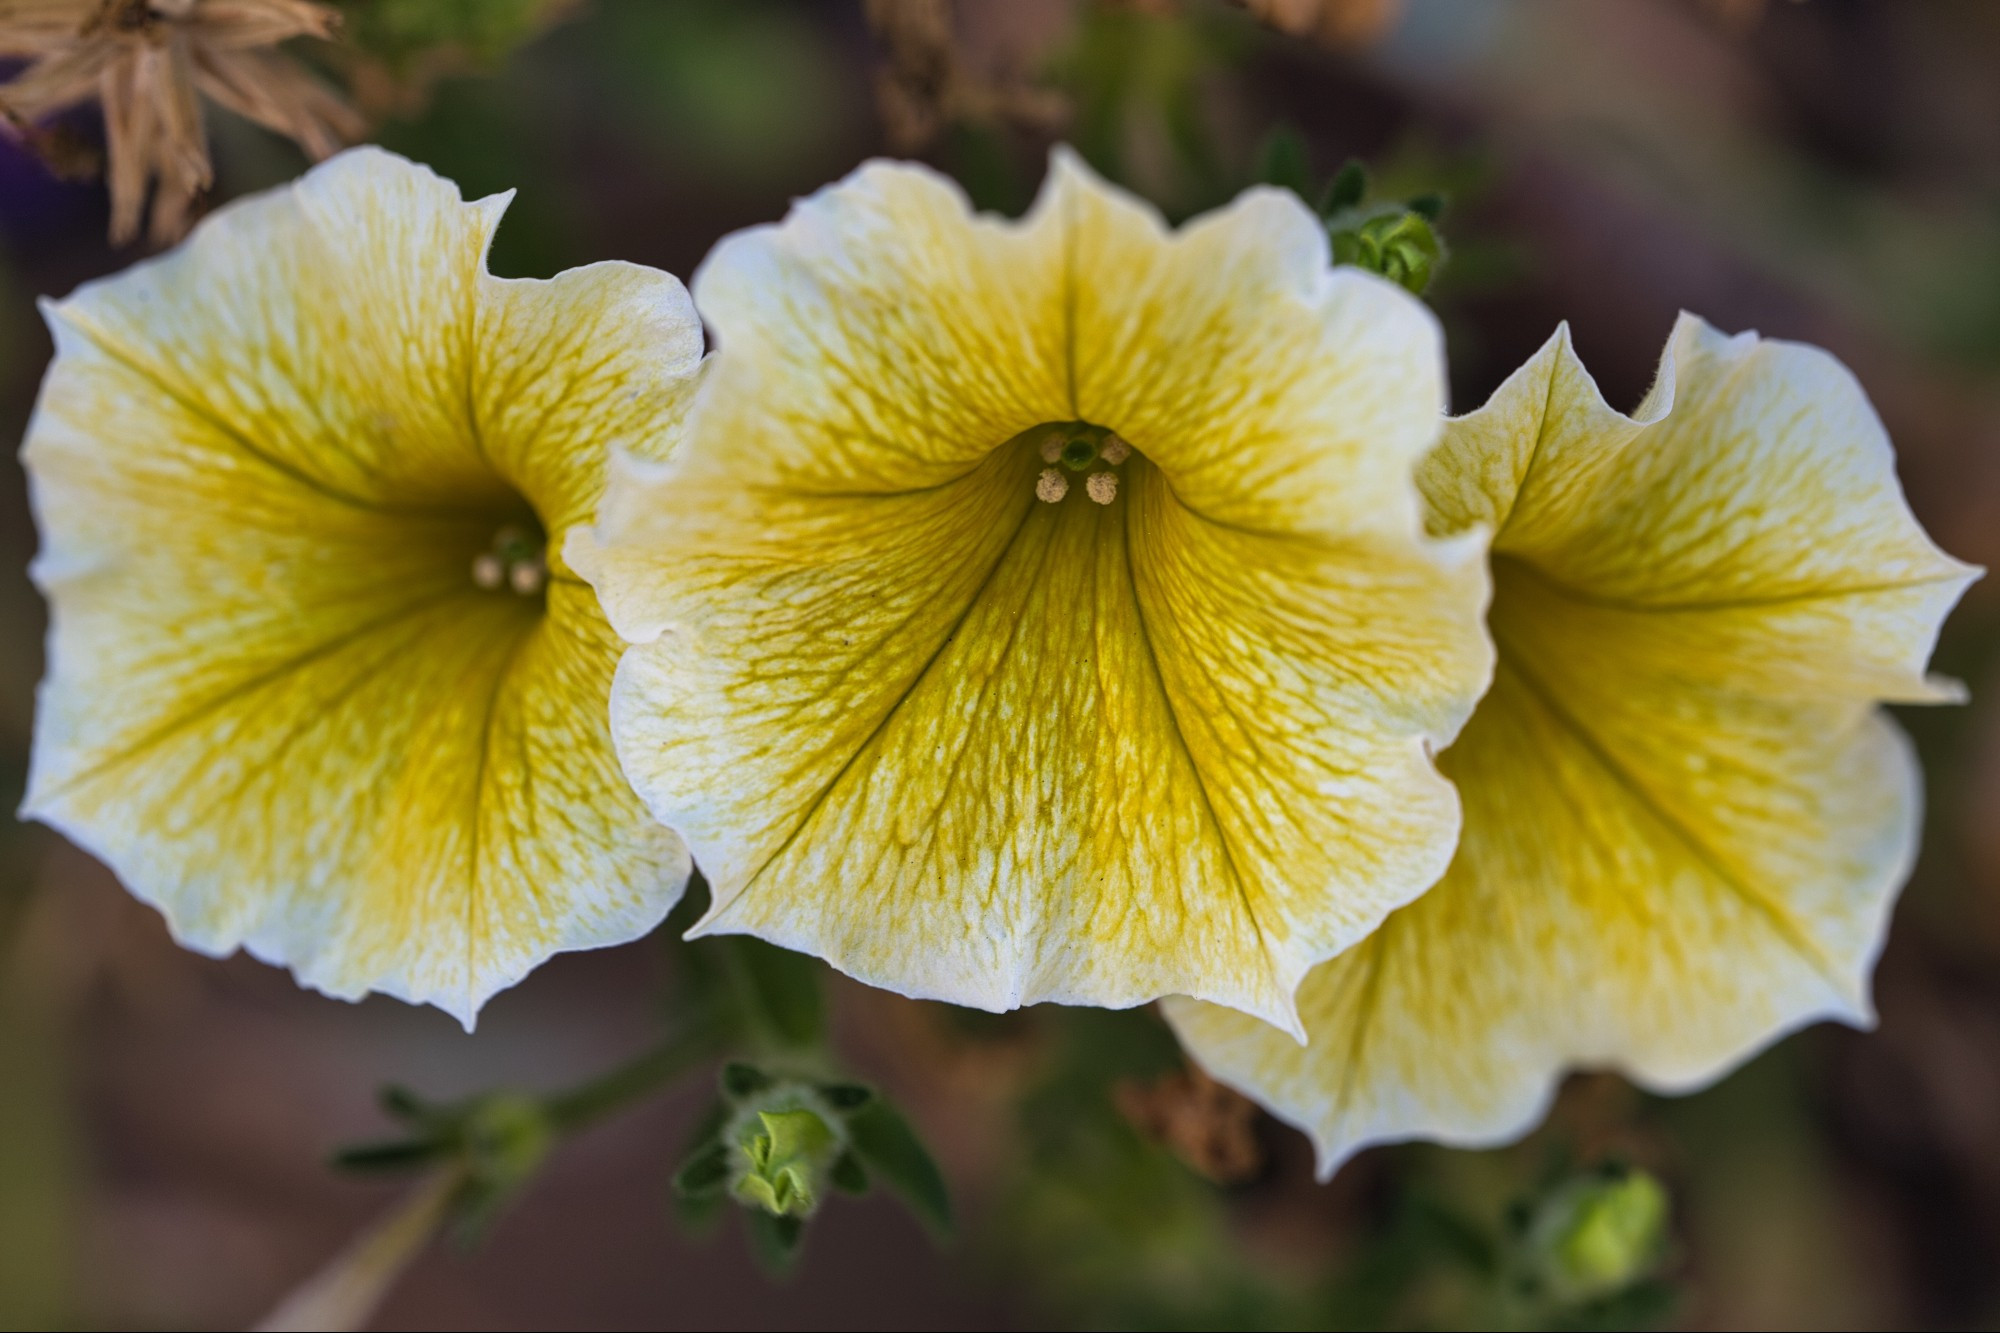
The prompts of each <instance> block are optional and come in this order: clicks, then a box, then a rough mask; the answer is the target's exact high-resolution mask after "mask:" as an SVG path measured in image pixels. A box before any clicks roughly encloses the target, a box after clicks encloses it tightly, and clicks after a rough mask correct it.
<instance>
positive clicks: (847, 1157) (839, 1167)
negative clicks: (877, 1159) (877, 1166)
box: [827, 1152, 868, 1194]
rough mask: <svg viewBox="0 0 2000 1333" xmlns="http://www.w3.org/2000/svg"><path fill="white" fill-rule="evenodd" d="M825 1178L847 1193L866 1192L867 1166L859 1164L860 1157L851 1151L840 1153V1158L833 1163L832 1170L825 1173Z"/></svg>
mask: <svg viewBox="0 0 2000 1333" xmlns="http://www.w3.org/2000/svg"><path fill="white" fill-rule="evenodd" d="M827 1179H828V1180H831V1181H832V1182H833V1187H834V1188H835V1189H837V1190H841V1191H844V1192H845V1193H848V1194H866V1193H867V1192H868V1168H867V1167H865V1166H863V1165H861V1159H860V1158H859V1157H856V1156H855V1155H854V1154H853V1153H851V1152H849V1153H842V1154H841V1155H840V1159H839V1160H838V1161H836V1162H835V1163H834V1164H833V1170H831V1171H829V1172H828V1173H827Z"/></svg>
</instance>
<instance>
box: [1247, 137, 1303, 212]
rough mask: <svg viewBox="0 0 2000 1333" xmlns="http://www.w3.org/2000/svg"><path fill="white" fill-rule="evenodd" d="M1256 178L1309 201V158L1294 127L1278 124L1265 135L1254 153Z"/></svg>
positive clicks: (1301, 138)
mask: <svg viewBox="0 0 2000 1333" xmlns="http://www.w3.org/2000/svg"><path fill="white" fill-rule="evenodd" d="M1257 179H1258V180H1260V181H1262V182H1263V183H1264V184H1266V185H1275V186H1277V187H1278V188H1280V189H1284V190H1290V191H1291V192H1292V193H1293V194H1296V195H1297V196H1298V197H1299V198H1301V199H1304V200H1307V201H1310V200H1311V198H1312V158H1311V153H1310V150H1309V149H1308V148H1307V147H1306V138H1305V136H1304V135H1303V134H1300V133H1299V131H1298V129H1297V127H1295V126H1292V125H1279V126H1277V127H1276V128H1274V129H1273V130H1272V131H1271V132H1270V134H1268V135H1266V136H1265V138H1264V146H1263V148H1262V149H1261V150H1259V152H1258V154H1257Z"/></svg>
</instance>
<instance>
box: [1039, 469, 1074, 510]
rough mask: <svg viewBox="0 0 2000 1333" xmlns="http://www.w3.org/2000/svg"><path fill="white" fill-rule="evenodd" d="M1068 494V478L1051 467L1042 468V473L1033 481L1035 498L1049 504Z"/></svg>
mask: <svg viewBox="0 0 2000 1333" xmlns="http://www.w3.org/2000/svg"><path fill="white" fill-rule="evenodd" d="M1068 494H1069V478H1068V477H1065V476H1064V475H1063V474H1062V473H1060V472H1058V471H1056V470H1055V469H1054V468H1052V467H1045V468H1043V469H1042V475H1041V476H1040V477H1039V478H1038V479H1037V480H1036V482H1035V498H1036V499H1037V500H1046V501H1047V502H1048V503H1050V504H1054V503H1055V502H1056V501H1058V500H1060V499H1062V498H1063V497H1064V496H1065V495H1068Z"/></svg>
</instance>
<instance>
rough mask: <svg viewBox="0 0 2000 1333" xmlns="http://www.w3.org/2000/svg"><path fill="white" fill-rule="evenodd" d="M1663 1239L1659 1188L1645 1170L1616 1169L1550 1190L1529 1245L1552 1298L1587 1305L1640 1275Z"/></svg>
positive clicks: (1663, 1198) (1664, 1221)
mask: <svg viewBox="0 0 2000 1333" xmlns="http://www.w3.org/2000/svg"><path fill="white" fill-rule="evenodd" d="M1666 1234H1667V1191H1666V1189H1665V1188H1664V1187H1663V1186H1662V1185H1661V1184H1660V1182H1659V1181H1658V1180H1656V1179H1654V1178H1653V1177H1652V1176H1650V1175H1648V1174H1647V1173H1646V1172H1644V1171H1621V1172H1618V1173H1616V1174H1609V1175H1597V1176H1591V1177H1587V1178H1585V1179H1581V1180H1573V1181H1571V1182H1569V1183H1568V1184H1566V1185H1564V1186H1562V1187H1561V1188H1559V1189H1558V1190H1556V1192H1555V1193H1553V1194H1551V1195H1550V1196H1549V1197H1548V1198H1547V1199H1546V1200H1544V1201H1543V1203H1542V1205H1541V1206H1540V1207H1539V1208H1538V1209H1536V1211H1535V1216H1534V1220H1533V1222H1532V1223H1531V1224H1530V1228H1529V1233H1528V1243H1529V1247H1530V1250H1531V1252H1532V1253H1533V1255H1534V1258H1535V1261H1536V1264H1537V1267H1539V1268H1540V1270H1541V1273H1542V1276H1543V1278H1544V1280H1545V1281H1546V1282H1547V1283H1548V1286H1549V1289H1550V1291H1551V1292H1552V1293H1553V1294H1554V1295H1556V1296H1558V1297H1560V1298H1562V1299H1565V1300H1569V1301H1587V1300H1593V1299H1596V1298H1597V1297H1600V1296H1609V1295H1611V1294H1613V1293H1615V1292H1619V1291H1622V1290H1624V1289H1625V1288H1626V1287H1629V1286H1631V1285H1632V1284H1633V1283H1634V1282H1636V1281H1638V1280H1639V1279H1640V1278H1642V1277H1644V1276H1645V1275H1646V1274H1647V1273H1648V1272H1649V1271H1650V1270H1651V1269H1652V1267H1653V1265H1654V1264H1655V1263H1657V1262H1658V1260H1659V1257H1660V1251H1661V1249H1662V1248H1663V1247H1664V1245H1665V1242H1666Z"/></svg>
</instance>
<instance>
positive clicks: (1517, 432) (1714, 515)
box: [1168, 317, 1977, 1172]
mask: <svg viewBox="0 0 2000 1333" xmlns="http://www.w3.org/2000/svg"><path fill="white" fill-rule="evenodd" d="M1419 479H1420V482H1421V484H1422V485H1423V488H1424V493H1425V495H1426V497H1427V499H1428V501H1429V504H1430V511H1431V522H1432V524H1433V526H1434V528H1435V529H1437V530H1439V531H1445V532H1449V531H1454V530H1457V529H1460V528H1463V527H1466V526H1479V527H1487V528H1491V529H1492V530H1493V531H1494V533H1495V536H1494V540H1493V573H1494V598H1493V607H1492V612H1491V624H1492V629H1493V637H1494V641H1495V644H1496V647H1497V649H1498V653H1499V661H1498V665H1497V667H1496V670H1495V678H1494V684H1493V690H1492V692H1491V693H1490V694H1489V695H1487V697H1486V698H1485V699H1484V700H1483V701H1482V702H1481V703H1480V705H1479V709H1478V711H1477V712H1476V713H1475V714H1474V716H1473V719H1472V721H1471V722H1470V723H1469V724H1468V725H1467V727H1466V728H1465V733H1464V735H1462V736H1461V737H1460V738H1459V740H1458V742H1457V744H1456V745H1454V746H1453V747H1452V748H1451V749H1450V750H1449V751H1447V752H1446V753H1445V754H1444V755H1442V756H1441V763H1442V765H1443V767H1444V769H1445V772H1446V773H1447V774H1449V775H1450V776H1451V777H1452V778H1453V780H1454V781H1456V782H1457V784H1458V787H1459V791H1460V793H1461V794H1462V796H1463V797H1464V801H1465V834H1464V840H1463V842H1462V843H1461V844H1460V847H1459V851H1458V856H1457V858H1456V860H1455V861H1454V862H1453V864H1452V868H1451V870H1450V872H1449V873H1448V874H1447V875H1446V876H1445V878H1444V880H1443V882H1442V883H1440V884H1439V885H1438V886H1437V887H1436V888H1435V889H1433V890H1432V891H1431V892H1430V893H1429V894H1427V895H1425V896H1424V897H1423V898H1422V899H1421V900H1419V901H1418V902H1416V903H1415V904H1413V905H1411V906H1410V907H1407V908H1405V909H1403V910H1402V911H1399V912H1397V913H1396V914H1395V915H1393V916H1391V917H1390V918H1389V919H1388V921H1387V922H1385V923H1384V925H1383V926H1382V928H1381V929H1380V930H1379V931H1377V932H1376V933H1375V934H1374V935H1372V936H1371V937H1369V939H1368V940H1366V941H1365V942H1363V943H1362V944H1361V945H1359V946H1358V947H1356V948H1354V949H1352V950H1350V951H1348V952H1347V953H1345V954H1343V955H1341V956H1340V957H1339V958H1337V959H1335V960H1333V961H1332V962H1330V963H1327V964H1325V965H1324V966H1322V967H1320V968H1319V969H1317V970H1316V971H1314V972H1313V974H1312V975H1311V976H1309V977H1308V978H1307V979H1306V982H1305V984H1304V986H1303V987H1302V988H1301V989H1300V992H1299V1008H1300V1013H1301V1016H1302V1017H1303V1018H1304V1020H1305V1026H1306V1029H1307V1031H1308V1033H1309V1034H1310V1044H1309V1045H1307V1046H1305V1047H1300V1046H1299V1045H1297V1044H1296V1043H1294V1042H1291V1041H1289V1040H1286V1039H1284V1038H1282V1037H1277V1036H1276V1034H1272V1033H1269V1032H1268V1031H1267V1030H1265V1029H1263V1028H1262V1027H1260V1026H1259V1025H1258V1024H1255V1023H1249V1022H1245V1021H1243V1019H1242V1018H1241V1016H1240V1015H1237V1014H1233V1013H1231V1012H1229V1011H1228V1010H1225V1009H1220V1008H1216V1007H1214V1006H1211V1005H1203V1004H1199V1003H1196V1002H1193V1001H1184V1000H1183V1001H1174V1002H1171V1003H1170V1004H1169V1006H1168V1014H1169V1016H1170V1018H1171V1019H1172V1021H1173V1023H1174V1025H1175V1027H1176V1028H1177V1029H1178V1030H1179V1032H1180V1034H1181V1037H1182V1039H1183V1041H1184V1042H1185V1043H1186V1044H1187V1046H1188V1047H1189V1049H1190V1050H1191V1051H1192V1052H1193V1053H1194V1054H1195V1055H1196V1056H1197V1057H1198V1058H1199V1059H1200V1061H1201V1062H1202V1063H1203V1064H1204V1065H1206V1066H1207V1067H1208V1069H1209V1070H1210V1071H1212V1072H1213V1073H1215V1074H1216V1075H1217V1076H1219V1077H1220V1078H1222V1079H1224V1080H1225V1081H1227V1082H1229V1083H1232V1084H1234V1085H1235V1086H1237V1087H1238V1088H1240V1089H1242V1090H1244V1091H1246V1092H1248V1093H1250V1094H1251V1095H1253V1096H1255V1097H1257V1098H1259V1099H1260V1100H1262V1101H1263V1102H1264V1103H1265V1104H1266V1105H1268V1106H1269V1107H1271V1108H1272V1109H1273V1110H1274V1111H1275V1112H1276V1113H1277V1114H1279V1115H1281V1116H1283V1117H1284V1118H1286V1119H1288V1120H1290V1121H1293V1122H1295V1123H1296V1124H1298V1125H1300V1126H1301V1127H1303V1128H1304V1129H1306V1130H1307V1131H1308V1132H1309V1133H1311V1134H1312V1136H1313V1137H1314V1139H1315V1140H1316V1141H1317V1143H1318V1147H1319V1152H1320V1164H1321V1169H1322V1170H1323V1171H1325V1172H1331V1171H1332V1170H1333V1169H1334V1168H1335V1167H1336V1166H1337V1165H1338V1164H1339V1163H1340V1162H1341V1161H1342V1160H1343V1159H1344V1158H1346V1157H1347V1156H1348V1155H1349V1154H1351V1153H1353V1152H1354V1151H1355V1150H1356V1149H1358V1148H1359V1147H1361V1146H1363V1145H1364V1144H1367V1143H1371V1142H1379V1141H1384V1140H1396V1139H1407V1138H1414V1137H1425V1138H1435V1139H1441V1140H1444V1141H1446V1142H1451V1143H1459V1144H1486V1143H1494V1142H1498V1141H1503V1140H1506V1139H1509V1138H1511V1137H1513V1136H1515V1135H1517V1134H1519V1133H1520V1132H1522V1131H1523V1130H1525V1129H1526V1128H1527V1127H1528V1126H1529V1125H1531V1124H1533V1123H1534V1122H1535V1121H1536V1120H1537V1119H1539V1118H1540V1116H1541V1114H1542V1112H1543V1109H1544V1108H1545V1106H1546V1105H1547V1102H1548V1099H1549V1097H1550V1096H1551V1095H1552V1093H1553V1091H1554V1088H1555V1084H1556V1081H1557V1079H1558V1077H1559V1076H1560V1074H1561V1073H1562V1072H1563V1071H1564V1070H1565V1069H1568V1068H1570V1067H1573V1066H1610V1067H1613V1068H1616V1069H1620V1070H1623V1071H1625V1072H1626V1073H1628V1074H1629V1075H1631V1076H1632V1077H1633V1078H1635V1079H1636V1080H1637V1081H1638V1082H1640V1083H1641V1084H1643V1085H1645V1086H1647V1087H1650V1088H1654V1089H1658V1090H1662V1091H1682V1090H1686V1089H1691V1088H1694V1087H1698V1086H1700V1085H1702V1084H1704V1083H1707V1082H1708V1081H1710V1080H1712V1079H1714V1078H1716V1077H1717V1076H1718V1075H1720V1074H1721V1073H1723V1072H1724V1071H1726V1070H1728V1069H1729V1068H1731V1067H1732V1066H1734V1065H1735V1064H1737V1063H1738V1062H1739V1061H1741V1060H1743V1059H1744V1058H1745V1057H1746V1056H1748V1055H1749V1054H1750V1053H1752V1052H1753V1051H1755V1050H1757V1049H1759V1048H1760V1047H1762V1046H1763V1045H1765V1044H1766V1043H1768V1042H1770V1041H1772V1040H1774V1039H1775V1038H1777V1037H1778V1036H1780V1035H1782V1034H1783V1033H1786V1032H1788V1031H1790V1030H1792V1029H1794V1028H1797V1027H1799V1026H1801V1025H1803V1024H1806V1023H1809V1022H1812V1021H1813V1020H1815V1019H1821V1018H1831V1019H1837V1020H1840V1021H1843V1022H1847V1023H1853V1024H1857V1025H1862V1024H1866V1023H1868V1022H1870V1021H1871V1011H1870V1007H1869V999H1868V977H1869V973H1870V971H1871V969H1872V966H1873V963H1874V959H1875V956H1876V953H1877V951H1878V950H1879V949H1880V947H1881V944H1882V939H1883V935H1884V932H1885V931H1886V929H1887V925H1888V916H1889V909H1890V907H1891V905H1892V903H1893V902H1894V899H1895V895H1896V892H1897V890H1898V889H1899V888H1900V887H1901V885H1902V883H1903V881H1904V879H1905V878H1906V876H1907V875H1908V873H1909V869H1910V864H1911V860H1912V858H1913V856H1914V854H1915V849H1916V844H1917V835H1918V828H1919V822H1920V821H1919V813H1920V804H1921V801H1920V791H1919V784H1918V773H1917V769H1916V765H1915V764H1914V762H1913V761H1912V758H1911V754H1910V748H1909V744H1908V742H1907V741H1906V740H1905V739H1904V738H1903V735H1902V733H1901V732H1900V731H1898V730H1897V728H1896V727H1895V725H1894V724H1893V723H1892V722H1890V721H1888V720H1887V719H1886V718H1885V717H1884V716H1883V715H1882V713H1881V710H1880V709H1879V708H1878V707H1877V705H1878V703H1879V702H1881V701H1883V700H1892V701H1899V702H1907V703H1924V702H1940V701H1949V700H1953V699H1956V698H1958V697H1959V691H1958V690H1957V687H1955V686H1954V685H1952V684H1950V683H1949V682H1940V681H1936V680H1932V679H1927V678H1926V676H1925V674H1924V665H1925V662H1926V660H1927V659H1928V657H1929V655H1930V650H1931V645H1932V642H1933V641H1934V639H1935V638H1936V635H1937V631H1938V626H1939V624H1940V623H1941V622H1942V620H1943V618H1944V616H1945V615H1946V613H1947V612H1948V611H1949V610H1950V609H1951V607H1952V605H1953V603H1954V602H1956V601H1957V599H1958V596H1959V594H1960V593H1961V592H1962V591H1963V589H1964V588H1965V585H1966V584H1967V583H1968V582H1969V581H1970V580H1971V579H1972V578H1973V577H1975V576H1976V573H1977V571H1974V570H1972V569H1969V568H1968V567H1967V566H1965V565H1962V564H1960V563H1958V562H1957V561H1955V560H1952V559H1951V558H1949V557H1948V556H1946V555H1944V554H1942V553H1941V552H1940V551H1939V550H1938V549H1937V547H1936V546H1934V545H1933V544H1932V543H1931V541H1930V540H1929V538H1927V537H1926V536H1925V535H1924V532H1923V530H1922V528H1920V527H1919V526H1918V525H1917V522H1916V520H1915V519H1914V518H1913V517H1912V516H1911V514H1910V511H1909V508H1908V507H1907V506H1906V505H1905V503H1904V501H1903V496H1902V492H1901V490H1900V488H1899V487H1898V486H1897V483H1896V476H1895V470H1894V457H1893V454H1892V452H1891V449H1890V445H1889V440H1888V437H1887V436H1886V435H1885V434H1884V432H1883V429H1882V425H1881V423H1880V422H1879V421H1878V420H1877V419H1876V417H1875V414H1874V412H1873V410H1872V409H1871V408H1870V407H1869V404H1868V400H1867V398H1866V397H1865V396H1864V395H1863V393H1862V391H1861V388H1860V386H1859V385H1857V384H1856V383H1855V381H1854V379H1853V377H1852V376H1850V375H1849V374H1848V372H1847V371H1846V370H1845V369H1844V368H1842V367H1841V365H1840V364H1839V363H1838V362H1837V361H1835V360H1834V359H1833V358H1832V357H1830V356H1828V355H1827V354H1826V353H1825V352H1822V351H1819V350H1817V349H1815V348H1811V347H1805V346H1801V345H1798V344H1795V343H1784V342H1775V341H1761V340H1759V339H1758V338H1757V337H1756V336H1755V335H1754V334H1743V335H1739V336H1736V337H1725V336H1723V335H1722V334H1720V333H1718V332H1716V331H1715V330H1714V329H1712V328H1710V327H1709V326H1708V325H1706V324H1704V323H1702V322H1701V321H1700V320H1697V319H1694V318H1691V317H1683V318H1682V320H1681V322H1680V323H1679V325H1678V326H1677V327H1676V328H1675V330H1674V333H1673V338H1672V340H1671V342H1670V343H1669V344H1668V347H1667V351H1666V356H1665V359H1664V360H1663V362H1662V363H1661V367H1660V373H1659V378H1658V380H1657V381H1656V383H1655V385H1654V388H1653V390H1652V392H1651V394H1650V395H1648V397H1647V399H1646V401H1645V403H1644V404H1643V405H1642V406H1641V407H1640V408H1639V411H1638V413H1637V415H1636V416H1632V417H1627V416H1625V415H1623V414H1621V413H1619V412H1616V411H1613V410H1612V409H1611V408H1610V407H1609V406H1607V405H1606V404H1605V402H1604V399H1603V398H1602V396H1601V395H1600V394H1599V393H1598V391H1597V387H1596V385H1595V384H1594V383H1593V382H1592V381H1591V379H1590V376H1589V375H1588V374H1587V373H1586V372H1585V370H1584V368H1583V366H1582V365H1581V363H1580V362H1579V361H1578V360H1577V357H1576V354H1575V352H1574V351H1573V350H1572V349H1571V346H1570V340H1569V335H1568V332H1567V330H1566V329H1565V330H1562V331H1559V332H1558V333H1557V334H1556V335H1555V336H1554V337H1553V338H1552V339H1551V340H1550V341H1549V343H1548V344H1547V346H1545V347H1544V348H1543V349H1542V351H1541V352H1540V353H1539V354H1538V355H1536V356H1535V358H1534V359H1533V360H1531V361H1530V362H1529V363H1528V364H1527V365H1525V366H1523V367H1522V368H1521V369H1520V370H1519V371H1517V372H1516V373H1515V374H1514V375H1513V376H1512V377H1511V378H1510V379H1509V380H1508V381H1507V382H1506V383H1505V384H1504V385H1502V386H1501V388H1500V389H1499V391H1498V392H1497V393H1496V394H1495V395H1494V396H1493V399H1492V400H1491V401H1490V402H1489V403H1487V405H1486V406H1485V407H1483V408H1481V409H1480V410H1478V411H1476V412H1473V413H1472V414H1470V415H1469V416H1466V417H1463V418H1459V419H1457V420H1455V421H1453V422H1452V423H1451V425H1450V427H1449V429H1448V430H1447V431H1446V434H1445V440H1444V443H1443V444H1442V445H1441V446H1440V447H1439V449H1438V451H1437V453H1436V454H1434V455H1433V456H1432V457H1431V458H1430V459H1429V460H1428V461H1427V462H1426V464H1425V465H1424V468H1423V470H1422V472H1421V473H1420V474H1419ZM1274 1038H1275V1039H1274Z"/></svg>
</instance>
